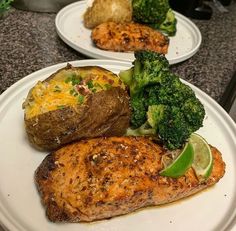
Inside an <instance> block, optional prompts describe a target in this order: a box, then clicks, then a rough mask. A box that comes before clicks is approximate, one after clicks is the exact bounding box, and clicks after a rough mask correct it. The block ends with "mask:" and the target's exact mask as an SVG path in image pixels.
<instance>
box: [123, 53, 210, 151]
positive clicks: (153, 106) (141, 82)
mask: <svg viewBox="0 0 236 231" xmlns="http://www.w3.org/2000/svg"><path fill="white" fill-rule="evenodd" d="M135 57H136V60H135V61H134V62H133V64H134V66H133V67H132V68H131V69H129V70H127V71H122V72H121V73H120V77H121V79H123V78H125V79H126V84H127V83H128V84H127V85H128V86H129V89H130V96H131V108H132V115H131V127H130V128H129V129H128V131H127V135H136V136H137V135H152V136H155V137H158V138H159V139H160V141H161V142H162V143H163V144H164V145H165V146H166V147H167V148H169V149H176V148H180V147H181V146H182V145H183V144H184V143H185V142H186V140H187V139H188V138H189V137H190V135H191V133H193V132H195V131H196V130H198V129H199V128H200V127H201V126H202V123H203V119H204V116H205V110H204V107H203V105H202V104H201V102H200V101H199V99H197V98H196V96H195V93H194V92H193V90H192V89H191V88H190V87H189V86H188V85H186V84H184V83H182V82H181V81H180V78H179V77H178V76H177V75H175V74H173V73H171V71H170V69H169V65H167V63H168V61H167V60H166V58H165V57H164V56H163V55H160V54H157V53H155V52H151V51H137V52H135ZM136 65H137V66H136ZM130 70H132V71H130ZM127 80H128V81H127Z"/></svg>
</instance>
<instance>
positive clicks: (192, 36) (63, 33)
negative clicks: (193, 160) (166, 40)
mask: <svg viewBox="0 0 236 231" xmlns="http://www.w3.org/2000/svg"><path fill="white" fill-rule="evenodd" d="M86 8H87V3H86V1H79V2H75V3H72V4H70V5H68V6H66V7H65V8H63V9H62V10H60V11H59V12H58V14H57V16H56V20H55V23H56V29H57V33H58V35H59V36H60V38H61V39H62V40H63V41H64V42H65V43H67V44H68V45H69V46H71V47H72V48H74V49H75V50H77V51H79V52H81V53H82V54H85V55H87V56H89V57H92V58H106V59H116V60H121V61H133V60H134V54H133V52H129V53H126V52H112V51H104V50H101V49H99V48H97V47H95V45H94V44H93V42H92V40H91V38H90V35H91V30H89V29H87V28H85V27H84V24H83V14H84V13H85V11H86ZM175 14H176V18H177V20H178V23H177V33H176V35H175V36H173V37H170V45H169V50H168V54H167V55H166V58H167V59H168V60H169V63H170V64H175V63H179V62H182V61H184V60H186V59H188V58H190V57H192V56H193V55H194V54H195V53H196V52H197V51H198V49H199V47H200V45H201V41H202V36H201V33H200V31H199V29H198V27H197V26H196V25H195V24H194V23H193V22H192V21H190V20H189V19H188V18H186V17H185V16H183V15H181V14H179V13H177V12H175Z"/></svg>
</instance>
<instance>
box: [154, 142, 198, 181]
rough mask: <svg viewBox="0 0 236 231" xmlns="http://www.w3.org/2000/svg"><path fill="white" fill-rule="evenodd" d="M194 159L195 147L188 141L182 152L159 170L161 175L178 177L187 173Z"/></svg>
mask: <svg viewBox="0 0 236 231" xmlns="http://www.w3.org/2000/svg"><path fill="white" fill-rule="evenodd" d="M193 159H194V149H193V146H192V144H191V143H190V142H187V143H186V144H185V146H184V148H183V150H182V151H181V152H180V154H179V155H178V156H177V157H176V158H175V159H173V160H172V162H171V163H170V164H169V165H167V166H166V167H165V168H164V169H163V170H161V171H160V172H159V174H160V175H161V176H168V177H172V178H178V177H180V176H182V175H184V174H185V172H186V171H187V170H188V169H189V168H190V167H191V165H192V163H193Z"/></svg>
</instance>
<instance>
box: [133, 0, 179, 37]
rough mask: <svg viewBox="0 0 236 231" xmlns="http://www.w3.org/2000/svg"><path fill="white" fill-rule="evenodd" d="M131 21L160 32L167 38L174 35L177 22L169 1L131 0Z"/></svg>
mask: <svg viewBox="0 0 236 231" xmlns="http://www.w3.org/2000/svg"><path fill="white" fill-rule="evenodd" d="M132 7H133V20H134V21H135V22H138V23H143V24H147V25H149V26H151V27H152V28H154V29H157V30H160V31H161V32H163V33H165V34H167V35H168V36H174V35H175V33H176V24H177V20H176V18H175V14H174V12H173V10H172V9H171V8H170V5H169V0H133V1H132Z"/></svg>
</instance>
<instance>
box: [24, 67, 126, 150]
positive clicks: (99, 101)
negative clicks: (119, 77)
mask: <svg viewBox="0 0 236 231" xmlns="http://www.w3.org/2000/svg"><path fill="white" fill-rule="evenodd" d="M66 68H69V67H66ZM86 68H87V67H86ZM101 70H104V69H102V68H101ZM56 73H57V74H58V73H59V72H56ZM55 76H56V75H55V74H53V75H52V76H50V77H49V78H48V79H46V80H45V81H49V80H50V79H52V77H55ZM30 92H31V91H30ZM30 92H29V98H30ZM23 105H24V104H23ZM129 121H130V105H129V95H128V93H127V91H126V90H125V89H122V88H121V87H112V88H110V89H108V90H102V91H99V92H96V93H93V94H90V95H89V96H88V99H87V100H86V102H85V103H84V104H82V105H79V104H78V105H75V106H65V107H64V108H61V109H57V110H53V111H48V112H45V113H43V114H39V115H37V116H33V117H30V118H27V116H26V114H25V116H24V122H25V130H26V133H27V136H28V139H29V141H30V143H31V144H32V145H33V146H34V147H36V148H37V149H40V150H55V149H58V148H60V147H61V146H63V145H64V144H67V143H70V142H73V141H76V140H80V139H83V138H92V137H99V136H122V135H124V133H125V132H126V129H127V128H128V126H129Z"/></svg>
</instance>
